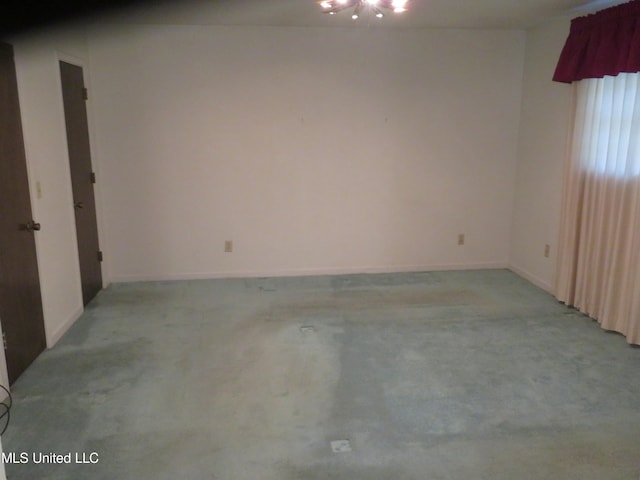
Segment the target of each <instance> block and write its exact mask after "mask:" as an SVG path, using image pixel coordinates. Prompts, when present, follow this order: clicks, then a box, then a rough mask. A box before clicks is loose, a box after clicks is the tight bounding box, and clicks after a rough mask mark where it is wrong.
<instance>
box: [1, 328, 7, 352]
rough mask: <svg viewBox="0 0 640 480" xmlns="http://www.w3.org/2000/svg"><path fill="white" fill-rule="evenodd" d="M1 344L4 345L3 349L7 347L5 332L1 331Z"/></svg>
mask: <svg viewBox="0 0 640 480" xmlns="http://www.w3.org/2000/svg"><path fill="white" fill-rule="evenodd" d="M2 346H3V347H4V349H5V350H6V349H7V334H6V333H4V332H2Z"/></svg>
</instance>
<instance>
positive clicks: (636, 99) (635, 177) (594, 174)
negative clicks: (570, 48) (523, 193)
mask: <svg viewBox="0 0 640 480" xmlns="http://www.w3.org/2000/svg"><path fill="white" fill-rule="evenodd" d="M574 94H575V101H574V108H575V119H574V128H573V132H572V140H571V145H570V150H569V156H568V159H567V165H566V170H565V178H564V192H563V205H562V216H561V227H560V239H559V245H558V264H557V271H556V282H555V283H556V285H555V287H556V296H557V298H558V299H559V300H561V301H562V302H564V303H566V304H568V305H572V306H575V307H576V308H578V309H579V310H580V311H582V312H584V313H586V314H587V315H589V316H591V317H593V318H595V319H597V320H598V322H599V323H600V324H601V325H602V327H603V328H605V329H607V330H614V331H617V332H620V333H622V334H623V335H625V337H626V338H627V341H628V342H629V343H634V344H640V74H639V73H620V74H618V75H617V76H615V77H612V76H605V77H604V78H593V79H585V80H580V81H578V82H575V83H574Z"/></svg>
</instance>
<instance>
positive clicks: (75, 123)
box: [60, 62, 102, 305]
mask: <svg viewBox="0 0 640 480" xmlns="http://www.w3.org/2000/svg"><path fill="white" fill-rule="evenodd" d="M60 76H61V80H62V97H63V101H64V115H65V122H66V127H67V143H68V145H69V166H70V168H71V186H72V189H73V204H74V210H75V217H76V232H77V235H78V254H79V256H80V277H81V280H82V298H83V301H84V304H85V305H86V304H87V303H89V302H90V301H91V299H93V297H95V296H96V294H97V293H98V292H99V291H100V290H101V289H102V268H101V265H100V257H99V250H100V246H99V243H98V222H97V217H96V203H95V196H94V192H93V180H94V178H95V177H94V176H93V168H92V166H91V149H90V147H89V127H88V122H87V108H86V105H85V92H86V91H85V87H84V76H83V72H82V68H81V67H78V66H76V65H71V64H69V63H66V62H60Z"/></svg>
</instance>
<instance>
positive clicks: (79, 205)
mask: <svg viewBox="0 0 640 480" xmlns="http://www.w3.org/2000/svg"><path fill="white" fill-rule="evenodd" d="M73 206H74V207H76V208H78V209H80V208H84V203H82V202H76V203H74V204H73Z"/></svg>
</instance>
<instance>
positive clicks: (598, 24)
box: [553, 0, 640, 83]
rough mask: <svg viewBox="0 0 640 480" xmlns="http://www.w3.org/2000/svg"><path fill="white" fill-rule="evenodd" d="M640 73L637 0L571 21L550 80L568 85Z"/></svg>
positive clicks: (639, 27) (639, 34)
mask: <svg viewBox="0 0 640 480" xmlns="http://www.w3.org/2000/svg"><path fill="white" fill-rule="evenodd" d="M638 71H640V0H633V1H631V2H628V3H623V4H622V5H618V6H615V7H610V8H606V9H604V10H601V11H599V12H597V13H594V14H591V15H587V16H584V17H578V18H574V19H573V20H572V21H571V30H570V32H569V37H568V38H567V42H566V43H565V45H564V48H563V49H562V53H561V54H560V60H558V65H557V67H556V71H555V73H554V75H553V79H554V80H555V81H556V82H564V83H571V82H575V81H576V80H582V79H584V78H602V77H603V76H605V75H617V74H619V73H622V72H638Z"/></svg>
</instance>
